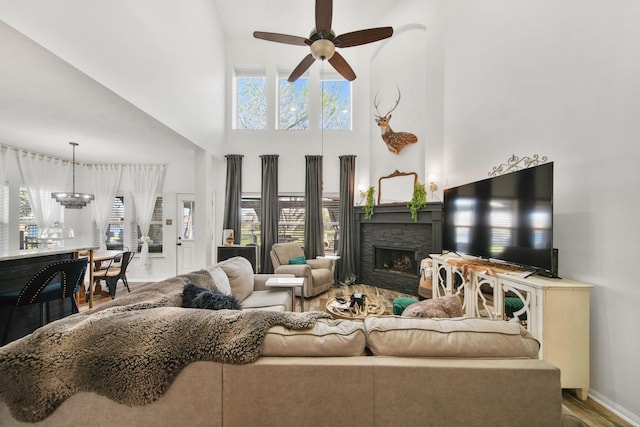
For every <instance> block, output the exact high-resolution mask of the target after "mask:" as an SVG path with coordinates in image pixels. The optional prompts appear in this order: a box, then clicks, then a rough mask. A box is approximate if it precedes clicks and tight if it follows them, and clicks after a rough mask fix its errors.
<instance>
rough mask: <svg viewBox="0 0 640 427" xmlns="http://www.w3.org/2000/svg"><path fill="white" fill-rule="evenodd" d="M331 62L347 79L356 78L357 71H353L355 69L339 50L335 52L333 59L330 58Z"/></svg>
mask: <svg viewBox="0 0 640 427" xmlns="http://www.w3.org/2000/svg"><path fill="white" fill-rule="evenodd" d="M329 64H331V65H332V66H333V68H335V69H336V71H337V72H339V73H340V75H342V77H344V78H345V79H347V80H349V81H352V80H355V79H356V73H354V72H353V69H352V68H351V66H350V65H349V64H347V61H345V59H344V58H343V57H342V55H340V54H339V53H338V52H334V53H333V56H332V57H331V59H329Z"/></svg>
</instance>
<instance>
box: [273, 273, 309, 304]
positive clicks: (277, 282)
mask: <svg viewBox="0 0 640 427" xmlns="http://www.w3.org/2000/svg"><path fill="white" fill-rule="evenodd" d="M264 284H265V286H266V287H268V288H289V289H290V290H291V311H294V307H295V301H296V291H295V289H296V288H300V311H304V292H303V291H302V286H303V285H304V277H272V278H270V279H267V281H266V282H264Z"/></svg>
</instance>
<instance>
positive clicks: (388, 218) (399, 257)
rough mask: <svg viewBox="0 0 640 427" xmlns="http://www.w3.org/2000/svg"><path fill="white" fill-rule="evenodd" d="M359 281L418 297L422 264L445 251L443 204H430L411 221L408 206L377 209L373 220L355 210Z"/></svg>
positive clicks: (359, 209) (381, 206)
mask: <svg viewBox="0 0 640 427" xmlns="http://www.w3.org/2000/svg"><path fill="white" fill-rule="evenodd" d="M355 237H356V242H355V249H356V275H357V282H358V283H363V284H367V285H373V286H378V287H381V288H385V289H391V290H394V291H397V292H403V293H406V294H410V295H415V296H417V295H418V285H419V281H420V261H421V260H422V259H423V258H427V257H428V256H429V254H431V253H440V252H442V204H441V203H428V204H427V206H426V207H425V208H423V209H421V210H420V212H419V213H418V221H417V222H414V221H413V220H412V219H411V213H410V212H409V208H408V207H407V206H406V205H405V204H398V205H379V206H375V208H374V214H373V217H372V218H371V219H365V218H364V207H362V206H357V207H356V208H355Z"/></svg>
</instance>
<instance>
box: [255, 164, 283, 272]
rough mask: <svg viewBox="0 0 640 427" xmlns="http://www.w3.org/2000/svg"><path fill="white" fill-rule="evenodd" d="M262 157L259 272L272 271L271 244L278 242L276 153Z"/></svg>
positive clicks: (278, 211) (278, 213)
mask: <svg viewBox="0 0 640 427" xmlns="http://www.w3.org/2000/svg"><path fill="white" fill-rule="evenodd" d="M260 158H261V159H262V190H261V197H260V210H261V211H262V221H261V222H260V241H261V242H262V245H261V246H260V267H261V268H260V272H261V273H273V263H272V262H271V255H269V252H271V246H273V244H274V243H278V216H279V215H280V209H279V207H278V155H277V154H263V155H262V156H260Z"/></svg>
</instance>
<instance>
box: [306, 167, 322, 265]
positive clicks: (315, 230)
mask: <svg viewBox="0 0 640 427" xmlns="http://www.w3.org/2000/svg"><path fill="white" fill-rule="evenodd" d="M304 157H305V159H306V162H307V168H306V174H305V184H304V255H305V257H306V258H307V259H314V258H315V257H317V256H319V255H324V224H323V222H322V156H304Z"/></svg>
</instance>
